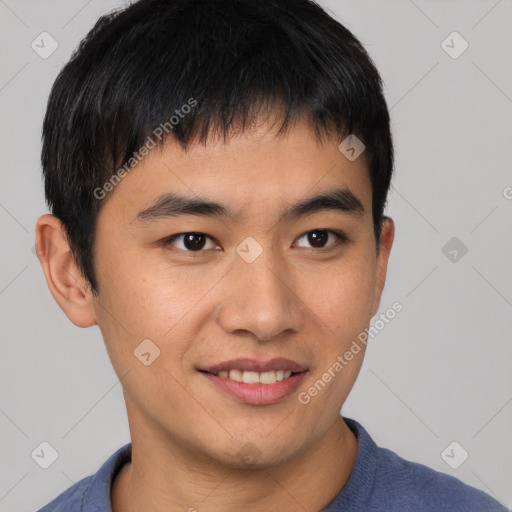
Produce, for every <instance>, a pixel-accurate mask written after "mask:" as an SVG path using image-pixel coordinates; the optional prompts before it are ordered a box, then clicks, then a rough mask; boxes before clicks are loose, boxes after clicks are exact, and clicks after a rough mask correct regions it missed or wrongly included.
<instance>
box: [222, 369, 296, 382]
mask: <svg viewBox="0 0 512 512" xmlns="http://www.w3.org/2000/svg"><path fill="white" fill-rule="evenodd" d="M291 374H292V372H291V371H290V370H272V371H270V372H244V371H242V370H229V372H227V371H225V370H221V371H220V372H219V373H218V376H219V377H222V378H223V379H228V378H229V379H231V380H235V381H237V382H245V383H246V384H275V383H276V382H279V381H280V380H283V379H287V378H288V377H290V376H291Z"/></svg>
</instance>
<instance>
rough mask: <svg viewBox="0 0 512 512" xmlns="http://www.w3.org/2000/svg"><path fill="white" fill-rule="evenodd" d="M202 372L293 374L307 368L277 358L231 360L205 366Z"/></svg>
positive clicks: (288, 360)
mask: <svg viewBox="0 0 512 512" xmlns="http://www.w3.org/2000/svg"><path fill="white" fill-rule="evenodd" d="M200 370H202V371H206V372H208V373H217V372H220V371H229V370H242V371H246V372H270V371H272V370H285V371H286V370H290V371H291V372H293V373H300V372H305V371H307V370H308V367H307V366H304V365H302V364H299V363H296V362H295V361H292V360H290V359H285V358H283V357H278V358H275V359H270V360H268V361H258V360H257V359H248V358H240V359H231V360H230V361H224V362H222V363H218V364H215V365H213V366H207V367H204V368H200Z"/></svg>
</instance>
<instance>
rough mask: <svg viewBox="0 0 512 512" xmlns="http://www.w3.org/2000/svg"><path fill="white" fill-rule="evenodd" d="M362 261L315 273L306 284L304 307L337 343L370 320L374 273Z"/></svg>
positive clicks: (356, 332)
mask: <svg viewBox="0 0 512 512" xmlns="http://www.w3.org/2000/svg"><path fill="white" fill-rule="evenodd" d="M366 261H367V260H366V259H364V258H359V259H354V260H352V261H351V262H343V261H340V264H339V266H338V267H337V268H333V267H330V268H329V269H328V270H327V271H326V272H319V273H315V275H314V276H312V277H311V280H310V281H311V282H310V283H309V284H306V289H305V291H304V295H303V296H304V297H306V298H307V299H306V303H307V304H308V306H309V308H310V309H311V310H312V311H313V312H315V314H316V316H317V317H318V318H319V319H321V320H322V322H323V323H324V325H325V326H326V327H327V332H330V333H331V334H332V335H333V336H336V337H337V339H339V338H342V339H347V338H349V337H351V336H354V335H357V334H358V333H359V332H360V331H361V330H363V329H364V328H365V327H367V325H368V322H369V321H370V319H371V314H370V313H371V305H372V302H373V292H374V288H375V271H374V268H373V266H372V265H371V264H368V263H367V262H366ZM306 291H307V294H306V293H305V292H306Z"/></svg>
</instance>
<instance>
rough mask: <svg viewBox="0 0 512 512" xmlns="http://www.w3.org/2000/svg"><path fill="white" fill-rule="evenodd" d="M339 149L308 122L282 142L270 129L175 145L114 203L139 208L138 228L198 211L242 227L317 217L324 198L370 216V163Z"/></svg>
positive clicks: (134, 175)
mask: <svg viewBox="0 0 512 512" xmlns="http://www.w3.org/2000/svg"><path fill="white" fill-rule="evenodd" d="M339 143H340V140H339V137H338V136H336V135H331V136H330V137H327V138H326V139H324V140H323V141H319V140H318V139H317V137H316V136H315V134H314V133H313V131H312V130H311V128H310V126H309V125H308V124H307V123H305V122H303V123H297V124H295V125H294V126H293V127H291V128H289V129H288V130H287V131H286V132H284V133H283V134H279V135H276V133H275V132H274V131H272V130H270V129H269V128H268V126H267V125H265V124H263V123H262V124H260V125H258V126H256V127H254V128H252V129H250V130H245V131H244V132H242V133H240V134H237V135H234V136H232V137H230V138H229V139H228V140H226V141H224V140H222V139H220V138H216V139H215V138H211V139H207V141H206V142H205V143H204V144H203V143H192V144H190V145H189V147H187V148H186V149H184V148H182V147H181V146H180V145H179V144H178V143H177V142H175V141H174V140H173V139H168V140H167V141H166V143H165V144H163V145H161V146H158V147H156V148H154V149H153V150H151V151H150V152H149V154H147V156H145V158H143V159H142V160H141V161H140V162H139V163H138V164H137V165H136V166H135V167H134V168H133V170H131V171H130V172H129V173H128V174H127V175H126V176H125V177H124V178H123V180H122V182H121V183H119V184H118V186H117V187H116V190H114V191H113V193H112V194H111V197H109V198H108V201H107V203H109V202H111V201H112V202H113V203H118V202H123V204H125V205H131V206H133V208H131V210H132V211H131V214H132V218H131V219H130V221H132V220H133V219H134V218H138V219H139V220H143V219H150V218H151V217H158V215H159V214H161V213H162V212H165V211H166V210H167V212H168V213H173V212H177V211H179V212H181V213H186V212H187V210H188V212H189V213H190V212H192V210H194V209H195V211H198V210H201V209H202V210H203V211H204V212H209V213H210V214H212V215H213V216H215V215H223V216H225V217H231V220H236V219H235V218H237V219H238V220H239V221H243V220H244V219H245V220H246V219H247V216H248V215H253V214H254V211H256V210H257V211H259V212H265V213H268V212H270V211H271V210H272V211H273V212H274V213H275V215H279V217H280V218H281V220H287V219H291V218H293V217H294V216H295V217H296V216H297V214H299V213H308V212H311V211H312V208H314V206H312V205H311V204H306V203H307V201H308V198H309V199H311V198H312V197H313V196H314V195H315V194H316V195H321V194H322V193H323V195H324V196H330V197H329V198H327V199H326V197H324V198H323V199H322V201H323V202H324V204H325V203H326V201H330V202H331V203H332V204H334V202H337V203H338V206H339V207H340V209H343V207H344V206H345V209H346V210H347V211H348V210H353V212H354V213H359V214H364V213H365V211H368V206H369V204H368V203H369V202H370V203H371V182H370V180H369V174H368V169H367V165H366V160H365V158H364V155H361V156H360V157H359V158H357V159H355V160H353V161H351V160H349V159H348V158H347V157H346V156H345V155H344V154H343V153H342V152H341V151H340V150H339V149H338V145H339ZM187 201H188V203H187ZM194 202H195V204H192V203H194ZM342 203H343V204H342ZM284 205H288V206H289V207H288V208H285V206H284ZM292 205H293V208H292ZM318 205H319V202H318V201H317V206H318ZM343 205H344V206H343ZM105 206H107V205H105ZM135 207H136V211H135V210H134V208H135ZM370 207H371V206H370ZM107 209H108V208H107Z"/></svg>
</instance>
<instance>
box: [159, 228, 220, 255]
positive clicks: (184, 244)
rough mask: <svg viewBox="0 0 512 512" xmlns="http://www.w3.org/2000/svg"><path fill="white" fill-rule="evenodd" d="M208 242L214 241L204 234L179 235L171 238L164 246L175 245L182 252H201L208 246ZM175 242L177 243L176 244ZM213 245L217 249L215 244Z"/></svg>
mask: <svg viewBox="0 0 512 512" xmlns="http://www.w3.org/2000/svg"><path fill="white" fill-rule="evenodd" d="M208 240H212V239H211V238H210V237H209V236H208V235H205V234H204V233H195V232H194V233H179V234H177V235H173V236H171V237H170V238H167V239H166V240H165V242H164V244H165V245H166V246H167V245H173V246H174V247H177V248H178V249H179V250H182V251H187V252H201V251H202V249H204V247H205V245H206V244H207V241H208ZM175 242H177V243H176V244H175ZM213 245H214V247H215V244H213ZM207 248H208V247H207ZM210 248H211V247H210Z"/></svg>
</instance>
